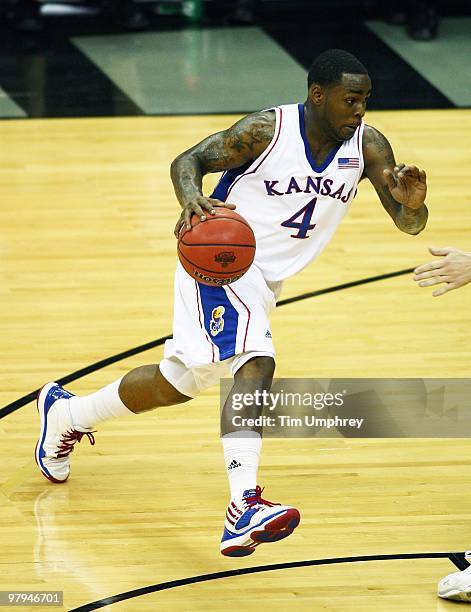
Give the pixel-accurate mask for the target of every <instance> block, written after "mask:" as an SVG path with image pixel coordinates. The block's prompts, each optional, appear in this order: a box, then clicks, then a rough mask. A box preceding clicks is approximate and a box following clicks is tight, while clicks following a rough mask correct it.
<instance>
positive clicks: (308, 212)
mask: <svg viewBox="0 0 471 612" xmlns="http://www.w3.org/2000/svg"><path fill="white" fill-rule="evenodd" d="M316 202H317V198H314V199H313V200H311V201H310V202H308V203H307V204H306V206H303V207H302V208H301V210H298V212H296V213H295V214H294V215H293V216H292V217H290V218H289V219H286V221H283V223H282V224H281V225H282V226H283V227H294V228H295V229H297V230H298V233H297V234H291V238H309V236H308V235H307V232H308V230H312V229H314V228H315V227H316V224H315V223H312V224H311V217H312V213H313V212H314V208H315V207H316ZM300 217H302V218H301V220H300V221H296V219H299V218H300Z"/></svg>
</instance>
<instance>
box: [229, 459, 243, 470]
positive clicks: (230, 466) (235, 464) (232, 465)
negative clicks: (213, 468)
mask: <svg viewBox="0 0 471 612" xmlns="http://www.w3.org/2000/svg"><path fill="white" fill-rule="evenodd" d="M241 465H242V464H241V463H239V462H238V461H236V460H235V459H233V460H232V461H231V462H230V463H229V465H228V466H227V469H228V470H233V469H234V468H236V467H240V466H241Z"/></svg>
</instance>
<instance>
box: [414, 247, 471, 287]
mask: <svg viewBox="0 0 471 612" xmlns="http://www.w3.org/2000/svg"><path fill="white" fill-rule="evenodd" d="M429 251H430V253H432V255H435V256H437V257H440V259H437V260H435V261H431V262H429V263H426V264H422V265H421V266H418V267H417V268H416V269H415V270H414V280H415V281H416V282H418V283H419V287H431V286H432V285H440V284H442V283H444V284H443V285H442V286H441V287H440V288H439V289H436V290H435V291H434V292H433V293H432V295H433V296H434V297H438V296H439V295H443V294H444V293H447V292H448V291H451V290H452V289H459V287H463V286H464V285H467V284H468V283H469V282H471V253H466V252H465V251H460V250H459V249H455V248H454V247H439V248H437V247H430V248H429Z"/></svg>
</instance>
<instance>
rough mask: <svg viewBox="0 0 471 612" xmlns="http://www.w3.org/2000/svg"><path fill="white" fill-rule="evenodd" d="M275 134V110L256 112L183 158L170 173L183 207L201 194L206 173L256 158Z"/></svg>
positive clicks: (232, 166) (174, 164)
mask: <svg viewBox="0 0 471 612" xmlns="http://www.w3.org/2000/svg"><path fill="white" fill-rule="evenodd" d="M274 132H275V113H274V112H273V111H264V112H260V113H254V114H253V115H248V116H247V117H244V118H243V119H241V120H240V121H238V122H237V123H235V124H234V125H233V126H231V127H230V128H228V129H227V130H225V131H223V132H218V133H217V134H213V135H212V136H208V138H205V139H204V140H203V141H202V142H200V143H199V144H197V145H195V146H194V147H192V148H191V149H189V150H188V151H185V152H184V153H182V154H181V155H179V156H178V157H177V158H176V159H175V161H174V162H173V163H172V166H171V169H170V174H171V177H172V181H173V185H174V188H175V193H176V195H177V198H178V200H179V202H180V204H182V206H184V205H185V203H186V202H188V201H189V200H190V199H192V198H193V197H196V196H198V195H201V191H202V179H203V176H204V175H205V174H207V173H209V172H221V171H224V170H230V169H231V168H238V167H239V166H242V165H243V164H245V163H247V162H248V161H252V160H254V159H256V158H257V157H258V156H259V155H260V154H261V153H263V151H264V150H265V149H266V148H267V147H268V145H269V144H270V142H271V140H272V138H273V135H274Z"/></svg>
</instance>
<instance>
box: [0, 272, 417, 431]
mask: <svg viewBox="0 0 471 612" xmlns="http://www.w3.org/2000/svg"><path fill="white" fill-rule="evenodd" d="M413 271H414V268H407V269H405V270H398V271H396V272H388V273H386V274H379V275H377V276H369V277H367V278H362V279H359V280H356V281H351V282H349V283H343V284H341V285H334V286H332V287H326V288H325V289H318V290H316V291H309V292H308V293H301V294H300V295H296V296H294V297H291V298H286V299H284V300H280V301H279V302H277V307H279V306H286V304H293V303H294V302H300V301H301V300H307V299H308V298H312V297H317V296H319V295H325V294H327V293H333V292H334V291H341V290H343V289H350V288H352V287H357V286H358V285H366V284H368V283H374V282H376V281H380V280H385V279H388V278H394V277H396V276H403V275H404V274H410V273H412V272H413ZM171 337H172V336H171V335H168V336H162V337H161V338H157V339H156V340H152V341H151V342H147V343H146V344H141V345H140V346H136V347H134V348H132V349H129V350H127V351H123V352H122V353H118V354H117V355H112V356H111V357H107V358H106V359H102V360H101V361H97V362H96V363H92V364H91V365H89V366H86V367H85V368H81V369H80V370H77V371H75V372H72V373H71V374H67V375H66V376H63V377H62V378H58V379H57V380H56V382H58V383H59V384H60V385H67V384H69V383H71V382H73V381H74V380H78V379H80V378H83V377H84V376H87V374H91V373H92V372H96V371H98V370H101V369H102V368H105V367H106V366H109V365H111V364H113V363H117V362H118V361H122V360H123V359H126V358H127V357H132V356H133V355H138V354H139V353H143V352H144V351H148V350H150V349H153V348H155V347H157V346H161V345H162V344H164V343H165V341H166V340H169V339H170V338H171ZM39 391H40V389H36V390H34V391H31V393H28V395H24V396H23V397H20V398H19V399H17V400H15V401H14V402H12V403H11V404H8V405H7V406H4V407H3V408H0V419H3V418H4V417H6V416H7V415H9V414H11V413H12V412H15V411H16V410H19V409H20V408H22V407H23V406H26V405H27V404H29V403H30V402H32V401H34V400H35V399H36V396H37V394H38V393H39Z"/></svg>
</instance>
